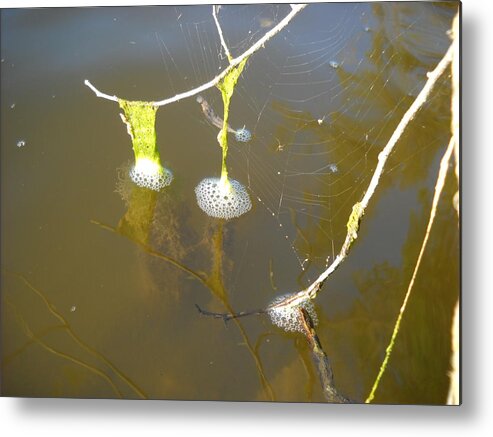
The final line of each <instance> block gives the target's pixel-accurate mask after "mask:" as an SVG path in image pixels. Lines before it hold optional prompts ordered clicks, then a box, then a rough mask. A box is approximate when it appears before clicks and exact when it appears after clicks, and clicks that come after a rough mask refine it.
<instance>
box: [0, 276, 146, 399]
mask: <svg viewBox="0 0 493 437" xmlns="http://www.w3.org/2000/svg"><path fill="white" fill-rule="evenodd" d="M6 273H8V274H11V275H13V276H15V277H17V278H18V279H19V280H21V281H22V282H24V284H25V285H26V286H27V287H28V288H29V289H30V290H31V291H33V292H34V293H35V294H36V295H37V296H38V297H39V298H40V299H41V300H42V301H43V303H44V304H45V305H46V307H47V308H48V311H49V312H50V313H51V314H52V315H53V316H54V317H55V318H56V319H57V320H58V321H59V322H60V324H61V325H60V327H61V328H63V329H65V330H66V332H67V333H68V334H69V336H70V337H71V338H72V339H73V340H74V341H75V342H76V343H77V344H78V345H79V346H80V347H81V348H82V349H84V350H85V351H86V352H88V353H90V354H91V355H93V356H94V357H96V358H98V359H100V360H101V361H103V362H104V363H105V364H106V365H107V366H108V367H109V368H110V369H111V370H112V371H113V372H114V373H115V374H116V375H118V377H119V378H120V379H122V380H123V381H124V382H125V383H126V384H127V385H128V386H129V387H131V388H132V389H133V390H134V391H135V393H137V394H138V395H139V396H140V397H141V398H142V399H147V395H146V394H145V393H144V392H143V391H142V389H140V388H139V387H137V385H136V384H135V383H134V382H133V381H132V380H131V379H130V378H129V377H128V376H126V375H125V374H123V372H122V371H121V370H119V369H118V368H117V367H116V366H115V365H114V364H113V363H112V362H111V361H110V360H109V359H108V358H106V357H105V356H104V355H102V354H101V353H100V352H98V351H97V350H96V349H94V348H93V347H91V346H89V345H88V344H86V343H85V342H84V341H83V340H82V339H81V338H80V337H79V336H78V335H77V334H76V333H75V332H74V331H73V330H72V328H71V327H70V324H69V323H68V320H67V319H66V318H65V317H63V315H62V314H60V313H59V312H58V311H57V309H56V307H55V305H53V304H52V303H51V302H50V301H49V300H48V299H47V297H46V296H45V295H44V293H43V292H42V291H40V290H38V289H37V288H36V287H35V286H34V285H33V284H31V282H29V281H28V280H27V279H26V278H25V277H24V275H22V274H21V273H18V272H11V271H7V270H6Z"/></svg>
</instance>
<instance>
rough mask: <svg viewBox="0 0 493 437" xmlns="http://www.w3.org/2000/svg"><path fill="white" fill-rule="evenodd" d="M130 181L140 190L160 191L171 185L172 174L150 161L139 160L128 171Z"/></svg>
mask: <svg viewBox="0 0 493 437" xmlns="http://www.w3.org/2000/svg"><path fill="white" fill-rule="evenodd" d="M129 175H130V179H132V181H133V182H134V183H135V184H136V185H138V186H139V187H142V188H149V189H150V190H154V191H160V190H161V189H162V188H164V187H166V186H168V185H169V184H171V181H172V180H173V173H171V171H170V170H168V169H167V168H164V167H161V165H159V164H158V163H156V162H153V161H151V160H150V159H145V158H144V159H139V160H138V161H137V162H136V164H135V165H134V166H133V167H132V168H131V169H130V173H129Z"/></svg>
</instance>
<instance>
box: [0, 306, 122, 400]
mask: <svg viewBox="0 0 493 437" xmlns="http://www.w3.org/2000/svg"><path fill="white" fill-rule="evenodd" d="M5 301H6V302H7V303H8V304H9V305H10V306H11V307H12V309H13V311H14V315H15V317H16V319H17V321H18V322H19V324H20V325H21V327H22V329H23V331H24V333H25V334H26V336H27V337H28V338H29V339H30V340H32V341H33V342H35V343H37V344H38V345H39V346H41V347H42V348H43V349H45V350H47V351H48V352H51V353H52V354H53V355H55V356H58V357H60V358H64V359H66V360H68V361H72V362H73V363H75V364H78V365H79V366H82V367H83V368H85V369H86V370H88V371H90V372H93V373H95V374H96V375H98V376H100V377H101V378H102V379H104V380H105V381H106V382H107V383H108V384H109V385H110V386H111V388H112V389H113V391H114V392H115V393H116V394H117V395H118V397H119V398H120V399H123V393H122V392H121V391H120V390H119V389H118V387H117V386H116V385H115V383H114V382H113V381H112V380H111V378H110V377H109V376H108V375H106V374H105V373H104V372H102V371H101V370H99V369H97V368H96V367H93V366H90V365H89V364H87V363H85V362H84V361H81V360H79V359H78V358H75V357H73V356H71V355H68V354H66V353H64V352H60V351H58V350H56V349H54V348H53V347H51V346H50V345H49V344H47V343H46V342H44V341H43V340H41V339H40V338H39V337H37V336H36V335H35V334H34V333H33V332H32V330H31V328H29V325H28V324H27V322H26V320H25V319H24V317H22V316H21V314H20V313H19V311H18V309H17V307H16V306H15V304H14V303H13V302H12V301H11V300H10V299H9V298H8V297H6V298H5Z"/></svg>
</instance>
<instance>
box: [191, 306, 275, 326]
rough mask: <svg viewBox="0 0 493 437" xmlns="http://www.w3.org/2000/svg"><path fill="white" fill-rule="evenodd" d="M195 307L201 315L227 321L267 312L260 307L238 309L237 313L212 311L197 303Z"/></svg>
mask: <svg viewBox="0 0 493 437" xmlns="http://www.w3.org/2000/svg"><path fill="white" fill-rule="evenodd" d="M195 307H196V308H197V310H198V312H199V313H200V314H202V315H203V316H207V317H212V318H214V319H222V320H223V321H224V322H229V321H230V320H233V319H239V318H240V317H246V316H257V315H260V314H265V313H266V312H267V310H265V309H260V310H252V311H240V312H239V313H214V312H211V311H207V310H204V309H202V308H200V307H199V306H198V305H197V304H195Z"/></svg>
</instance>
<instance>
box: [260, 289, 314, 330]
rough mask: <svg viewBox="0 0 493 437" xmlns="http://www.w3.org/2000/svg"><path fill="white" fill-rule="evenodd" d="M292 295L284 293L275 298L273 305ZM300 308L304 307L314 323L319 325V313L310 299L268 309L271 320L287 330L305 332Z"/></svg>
mask: <svg viewBox="0 0 493 437" xmlns="http://www.w3.org/2000/svg"><path fill="white" fill-rule="evenodd" d="M289 296H290V295H284V296H280V297H277V298H276V299H274V301H273V302H272V304H271V305H275V304H276V303H280V302H282V301H283V300H285V299H286V298H288V297H289ZM300 308H303V309H304V310H305V311H306V312H307V313H308V314H309V316H310V317H311V319H312V321H313V324H314V325H315V326H316V325H318V318H317V313H316V312H315V307H314V306H313V303H312V301H311V300H310V299H306V300H303V301H301V302H299V303H297V304H293V305H283V306H281V307H277V308H272V309H270V310H268V311H267V314H268V315H269V317H270V320H271V322H272V323H273V324H274V325H276V326H277V327H279V328H281V329H283V330H284V331H286V332H301V333H303V332H304V329H303V320H302V319H301V315H300Z"/></svg>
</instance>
